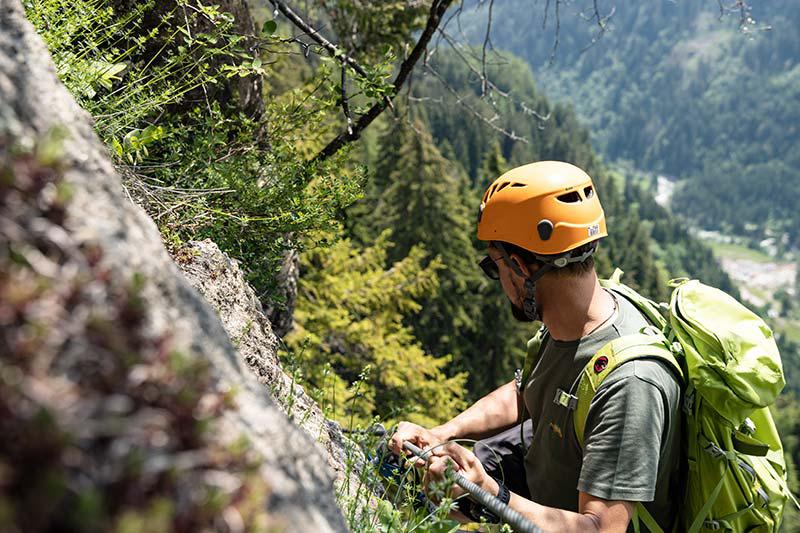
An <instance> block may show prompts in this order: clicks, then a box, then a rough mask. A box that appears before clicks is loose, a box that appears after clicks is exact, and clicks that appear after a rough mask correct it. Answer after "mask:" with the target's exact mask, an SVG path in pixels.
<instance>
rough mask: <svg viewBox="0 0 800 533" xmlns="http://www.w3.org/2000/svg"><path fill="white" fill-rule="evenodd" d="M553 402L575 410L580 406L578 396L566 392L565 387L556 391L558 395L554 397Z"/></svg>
mask: <svg viewBox="0 0 800 533" xmlns="http://www.w3.org/2000/svg"><path fill="white" fill-rule="evenodd" d="M553 403H554V404H556V405H560V406H561V407H566V408H567V409H569V410H570V411H574V410H575V408H576V407H578V397H577V396H575V395H573V394H570V393H568V392H565V391H564V390H563V389H558V390H557V391H556V397H555V398H553Z"/></svg>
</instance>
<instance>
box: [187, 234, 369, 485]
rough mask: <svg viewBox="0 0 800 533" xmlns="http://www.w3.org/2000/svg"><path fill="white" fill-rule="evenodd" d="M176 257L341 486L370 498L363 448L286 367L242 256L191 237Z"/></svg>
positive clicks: (245, 356) (247, 361) (275, 398)
mask: <svg viewBox="0 0 800 533" xmlns="http://www.w3.org/2000/svg"><path fill="white" fill-rule="evenodd" d="M176 261H177V263H178V265H179V266H180V268H181V270H183V273H184V274H185V276H186V278H187V279H188V280H189V282H190V283H191V284H192V285H193V286H194V287H195V288H196V289H197V290H198V291H200V293H201V294H202V295H203V296H204V297H205V298H206V300H207V301H208V302H209V303H210V304H211V305H212V306H213V307H214V309H215V310H216V311H217V314H218V315H219V317H220V320H221V321H222V325H223V326H224V328H225V330H226V331H227V332H228V335H229V336H230V338H231V340H232V341H233V343H234V345H235V346H236V348H237V350H238V351H239V357H240V358H241V359H242V360H244V361H245V362H246V363H247V365H248V366H249V367H250V369H251V370H252V371H253V373H254V374H255V375H256V376H258V380H259V381H260V382H261V383H262V384H263V385H265V386H266V387H268V390H269V391H270V393H271V394H272V397H273V399H274V400H275V401H276V402H277V403H278V405H279V406H280V407H281V408H282V409H283V411H284V412H285V413H286V414H287V416H289V417H290V418H291V419H292V421H293V422H295V423H297V424H298V425H299V426H300V427H301V428H302V429H303V430H304V431H305V432H306V433H307V434H308V435H309V436H310V437H311V438H313V439H314V440H315V441H317V443H318V444H319V445H320V446H321V447H322V449H323V450H324V451H325V453H326V455H327V458H328V464H329V466H330V467H331V468H332V469H333V470H334V471H336V473H337V481H338V483H337V484H338V486H339V489H340V490H342V491H343V492H347V493H349V495H350V496H351V497H352V498H359V499H367V498H364V496H365V494H364V493H365V492H366V490H367V489H366V487H363V486H362V494H360V495H359V494H356V491H357V490H358V487H359V486H361V485H360V484H359V480H358V474H357V472H360V471H361V470H362V469H361V468H360V465H361V464H362V463H363V460H364V459H363V457H362V454H360V453H359V452H358V450H357V448H355V447H354V445H353V444H351V443H349V442H348V441H346V439H345V438H344V436H343V434H342V431H341V428H340V427H339V425H338V424H337V423H335V422H332V421H330V420H328V419H327V418H326V417H325V415H324V414H323V412H322V410H321V409H320V407H319V405H317V403H316V402H315V401H314V400H313V399H311V398H310V397H309V396H308V394H306V392H305V390H303V388H302V387H301V386H300V385H298V384H297V383H295V381H294V380H293V379H292V377H291V376H290V375H288V374H287V373H286V372H285V371H284V370H283V368H282V367H281V364H280V362H279V360H278V356H277V351H278V346H279V342H280V341H279V340H278V339H277V338H276V336H275V334H274V333H273V330H272V326H271V323H270V321H269V320H268V319H267V317H266V316H265V313H264V310H263V309H262V306H261V304H260V302H259V300H258V298H257V297H256V294H255V292H254V291H253V289H252V288H251V287H250V286H249V285H248V284H247V281H246V280H245V277H244V274H243V273H242V271H241V269H240V268H239V265H238V264H237V262H236V261H235V260H233V259H231V258H230V257H228V255H227V254H225V253H223V252H222V251H221V250H220V249H219V247H217V245H216V244H214V243H213V242H211V241H209V240H205V241H200V242H192V243H190V244H189V246H187V247H185V248H183V249H181V251H180V252H179V253H178V254H176ZM348 465H350V466H349V467H348Z"/></svg>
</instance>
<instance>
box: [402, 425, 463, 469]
mask: <svg viewBox="0 0 800 533" xmlns="http://www.w3.org/2000/svg"><path fill="white" fill-rule="evenodd" d="M448 438H449V435H445V434H444V432H443V431H441V430H439V429H438V428H433V429H425V428H424V427H422V426H419V425H417V424H412V423H411V422H400V425H399V426H397V431H395V433H394V435H392V438H391V439H390V440H389V448H390V449H391V450H392V451H393V452H394V453H396V454H397V455H400V456H406V455H409V452H407V451H406V450H405V449H404V448H403V443H404V442H410V443H411V444H414V445H416V446H418V447H419V448H422V449H423V450H427V449H428V448H430V447H432V446H436V445H438V444H441V443H443V442H446V441H447V440H448ZM417 463H418V466H423V465H424V464H425V463H424V462H422V461H417Z"/></svg>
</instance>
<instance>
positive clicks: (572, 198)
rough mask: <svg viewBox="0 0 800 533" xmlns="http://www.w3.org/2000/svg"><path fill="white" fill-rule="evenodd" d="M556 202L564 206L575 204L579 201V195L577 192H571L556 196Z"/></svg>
mask: <svg viewBox="0 0 800 533" xmlns="http://www.w3.org/2000/svg"><path fill="white" fill-rule="evenodd" d="M556 200H558V201H559V202H564V203H565V204H577V203H578V202H580V201H581V195H580V194H578V191H572V192H568V193H566V194H562V195H561V196H556Z"/></svg>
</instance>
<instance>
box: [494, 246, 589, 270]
mask: <svg viewBox="0 0 800 533" xmlns="http://www.w3.org/2000/svg"><path fill="white" fill-rule="evenodd" d="M499 242H501V244H502V245H503V248H505V249H506V252H508V255H511V254H516V255H518V256H519V257H520V259H522V260H523V261H525V264H528V265H536V266H539V267H541V266H542V265H544V262H542V261H541V260H539V259H538V258H537V257H536V255H535V254H534V253H533V252H531V251H530V250H526V249H525V248H521V247H519V246H517V245H516V244H511V243H510V242H502V241H499ZM596 248H597V241H592V242H589V243H586V244H584V245H583V246H579V247H577V248H575V249H574V250H572V251H571V252H570V256H572V257H577V256H580V255H583V254H584V253H586V252H588V251H589V250H590V249H596ZM540 257H546V258H550V257H552V258H554V259H555V258H556V257H559V256H557V255H554V256H549V255H543V256H540ZM593 270H594V254H592V255H590V256H589V257H587V258H586V259H584V260H583V261H581V262H580V263H568V264H567V266H565V267H563V268H555V269H553V270H552V271H550V272H548V273H547V274H546V275H550V274H552V275H554V276H559V277H565V278H569V277H574V278H578V277H581V276H583V275H584V274H586V273H588V272H591V271H593Z"/></svg>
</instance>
